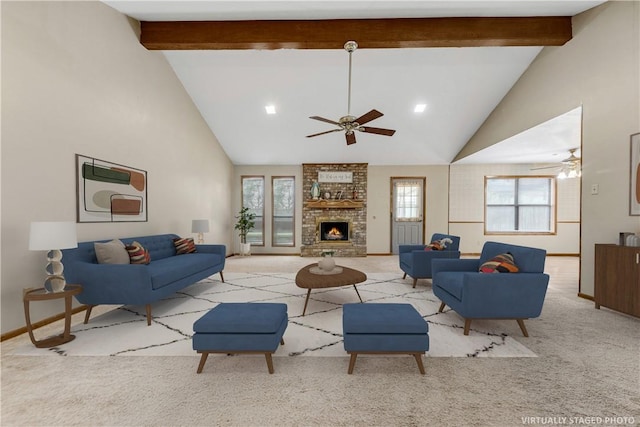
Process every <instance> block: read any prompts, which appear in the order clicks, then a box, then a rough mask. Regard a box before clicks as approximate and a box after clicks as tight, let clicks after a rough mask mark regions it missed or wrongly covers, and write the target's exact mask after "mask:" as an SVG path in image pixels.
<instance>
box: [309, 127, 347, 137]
mask: <svg viewBox="0 0 640 427" xmlns="http://www.w3.org/2000/svg"><path fill="white" fill-rule="evenodd" d="M341 130H342V129H331V130H327V131H324V132H320V133H314V134H313V135H307V138H312V137H314V136H318V135H324V134H325V133H332V132H338V131H341Z"/></svg>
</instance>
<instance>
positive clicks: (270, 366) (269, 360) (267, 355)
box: [264, 353, 273, 374]
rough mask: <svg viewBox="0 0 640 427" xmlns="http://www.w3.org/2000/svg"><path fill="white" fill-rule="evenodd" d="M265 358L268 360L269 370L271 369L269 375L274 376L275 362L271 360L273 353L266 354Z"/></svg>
mask: <svg viewBox="0 0 640 427" xmlns="http://www.w3.org/2000/svg"><path fill="white" fill-rule="evenodd" d="M264 357H265V359H267V368H269V373H270V374H273V360H272V359H271V353H265V354H264Z"/></svg>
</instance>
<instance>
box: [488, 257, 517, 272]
mask: <svg viewBox="0 0 640 427" xmlns="http://www.w3.org/2000/svg"><path fill="white" fill-rule="evenodd" d="M518 271H519V269H518V266H517V265H516V263H515V261H514V259H513V255H512V254H511V253H510V252H507V253H504V254H500V255H496V256H495V257H493V258H491V259H490V260H489V261H487V262H485V263H484V264H482V265H481V266H480V273H517V272H518Z"/></svg>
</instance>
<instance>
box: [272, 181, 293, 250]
mask: <svg viewBox="0 0 640 427" xmlns="http://www.w3.org/2000/svg"><path fill="white" fill-rule="evenodd" d="M271 188H272V190H273V191H272V196H273V202H272V204H271V206H272V209H273V217H272V226H271V245H272V246H294V244H295V235H294V230H295V221H294V214H295V199H294V195H295V181H294V177H292V176H282V177H272V178H271Z"/></svg>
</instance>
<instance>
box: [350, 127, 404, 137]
mask: <svg viewBox="0 0 640 427" xmlns="http://www.w3.org/2000/svg"><path fill="white" fill-rule="evenodd" d="M359 130H361V131H362V132H367V133H376V134H378V135H386V136H392V135H393V134H394V133H396V131H395V130H394V129H381V128H372V127H369V126H363V127H361V128H359Z"/></svg>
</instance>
